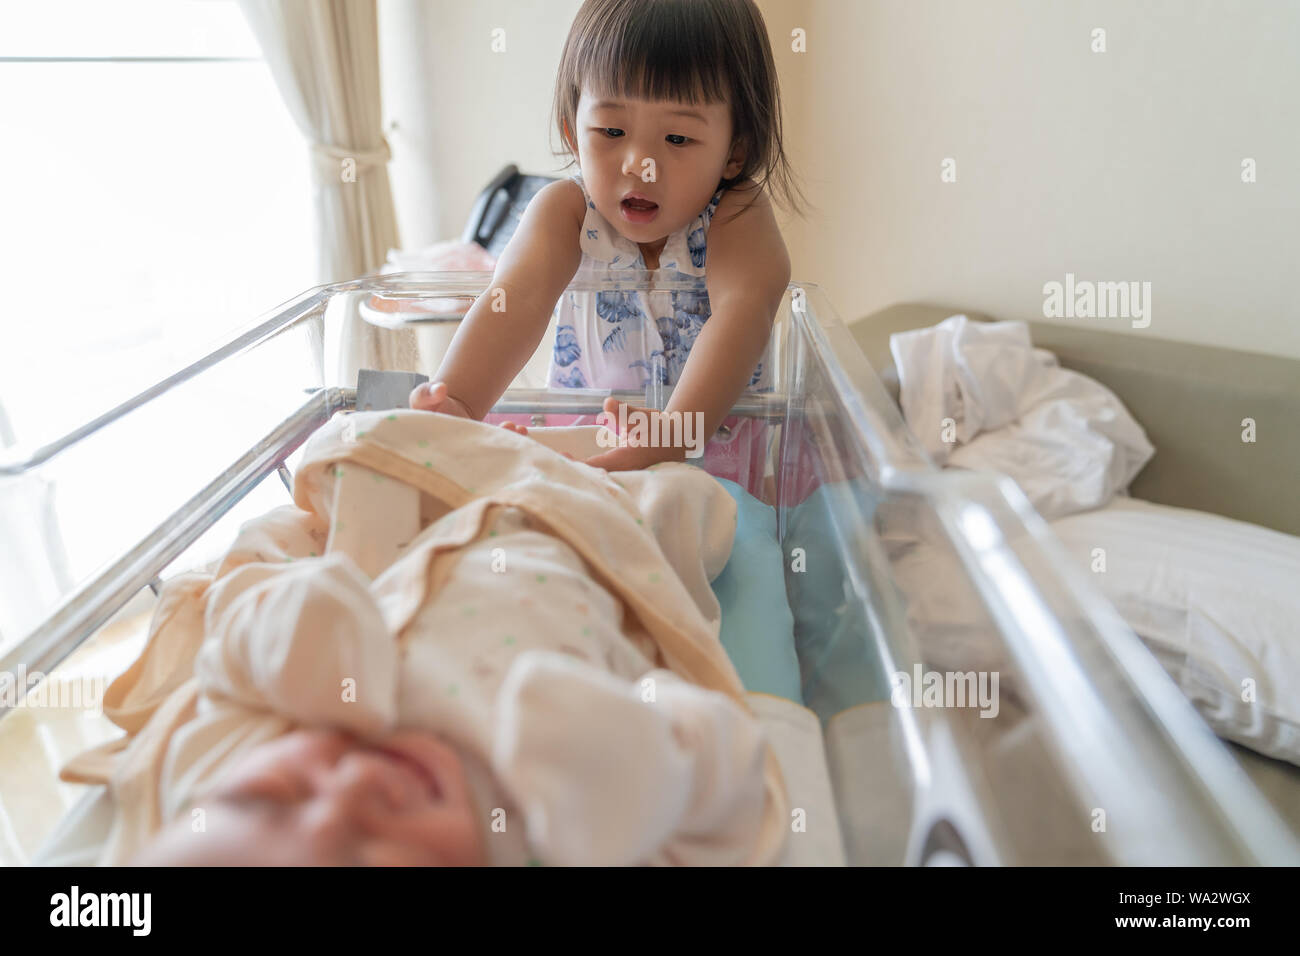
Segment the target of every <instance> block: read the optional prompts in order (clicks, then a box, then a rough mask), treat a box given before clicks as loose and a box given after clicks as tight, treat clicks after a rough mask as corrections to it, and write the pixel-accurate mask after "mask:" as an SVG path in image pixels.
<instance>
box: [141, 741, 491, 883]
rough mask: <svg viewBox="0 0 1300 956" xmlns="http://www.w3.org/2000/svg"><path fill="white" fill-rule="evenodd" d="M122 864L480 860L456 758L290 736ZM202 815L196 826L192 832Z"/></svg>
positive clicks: (427, 747) (425, 744)
mask: <svg viewBox="0 0 1300 956" xmlns="http://www.w3.org/2000/svg"><path fill="white" fill-rule="evenodd" d="M192 806H193V808H194V809H198V810H202V816H201V817H199V816H197V815H195V814H193V813H192V811H191V813H186V814H182V815H181V817H180V818H178V819H177V820H176V821H175V823H174V824H173V825H172V826H170V827H168V828H167V829H165V830H164V831H163V832H162V833H160V834H159V836H158V837H157V838H156V839H155V840H154V841H153V842H152V843H151V844H150V845H149V846H148V847H147V848H146V849H145V850H144V851H143V852H142V853H141V854H140V855H139V856H138V857H137V858H136V859H135V860H134V861H133V862H135V863H136V864H139V865H145V866H188V865H202V866H258V865H267V866H300V865H305V866H335V865H349V864H357V865H363V866H385V865H410V866H438V865H442V866H466V865H473V864H478V863H482V862H484V855H483V851H482V848H481V840H480V836H479V829H478V824H477V820H476V817H475V814H474V810H473V805H472V802H471V799H470V795H469V789H468V787H467V785H466V783H465V776H464V772H463V768H462V765H461V763H460V759H459V758H458V757H457V755H456V753H455V751H453V750H452V749H451V748H450V747H448V746H447V745H446V744H444V743H442V742H441V741H439V740H438V739H437V738H436V737H433V736H432V735H430V734H424V733H413V732H403V733H398V734H395V735H393V736H391V737H389V738H387V739H385V740H383V741H382V742H380V743H378V744H367V743H363V742H361V741H358V740H356V739H354V738H352V737H349V736H348V735H346V734H343V733H339V732H337V731H330V730H297V731H294V732H292V733H288V734H285V735H284V736H282V737H278V738H276V739H275V740H272V741H270V742H269V743H265V744H262V745H261V746H258V747H256V748H254V749H252V750H250V751H249V752H248V753H247V754H246V755H245V756H244V757H243V758H242V759H240V760H239V761H238V763H237V764H236V765H235V766H234V767H233V768H232V769H231V770H229V771H228V772H226V773H224V774H223V775H222V776H221V778H220V779H219V780H218V781H217V782H216V785H215V786H214V788H213V789H211V790H210V791H208V792H207V793H206V794H205V795H203V797H202V798H200V799H197V800H194V801H193V802H192ZM200 819H201V820H202V826H201V827H199V826H197V825H196V823H197V821H198V820H200Z"/></svg>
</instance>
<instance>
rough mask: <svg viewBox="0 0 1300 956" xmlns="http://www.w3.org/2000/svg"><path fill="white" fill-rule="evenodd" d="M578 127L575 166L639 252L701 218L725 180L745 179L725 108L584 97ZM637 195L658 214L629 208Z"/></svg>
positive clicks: (723, 105)
mask: <svg viewBox="0 0 1300 956" xmlns="http://www.w3.org/2000/svg"><path fill="white" fill-rule="evenodd" d="M576 124H577V129H576V130H575V134H576V140H577V148H578V164H579V165H580V166H581V168H582V178H583V181H584V182H585V183H586V186H587V192H588V194H589V195H590V196H591V200H592V202H594V203H595V204H596V209H597V211H598V212H599V213H600V214H601V215H602V216H604V217H605V218H606V219H607V220H609V222H610V223H611V224H612V225H613V226H614V228H616V229H617V230H618V231H619V232H620V233H622V234H623V235H624V236H625V237H626V238H628V239H631V240H632V241H633V242H636V243H638V244H642V245H650V246H652V247H659V241H660V240H662V239H665V238H667V237H668V236H669V235H671V234H672V233H674V232H676V231H677V230H679V229H681V228H682V227H683V226H685V225H686V224H687V223H689V222H691V221H692V220H694V218H695V217H696V216H698V215H699V214H700V212H701V211H702V210H703V209H704V207H705V206H707V205H708V202H709V200H710V199H711V198H712V197H713V193H714V191H715V190H716V189H717V188H718V181H719V180H720V179H729V178H731V177H732V176H735V175H736V174H737V173H739V172H740V168H741V162H742V159H743V157H739V156H736V155H733V149H732V142H731V109H730V107H729V106H728V105H727V104H726V103H709V104H707V105H706V104H699V103H696V104H689V103H680V102H675V101H671V100H641V99H598V98H596V97H595V96H594V95H593V94H592V93H591V92H590V91H589V90H583V93H582V96H581V98H580V99H579V100H578V111H577V116H576ZM651 175H653V179H652V180H651V181H645V178H643V177H650V176H651ZM633 192H635V193H639V194H640V195H641V196H643V197H645V198H647V199H649V200H651V201H652V202H654V203H656V204H657V208H655V209H652V210H650V211H649V212H638V211H637V210H635V209H633V208H631V207H630V206H628V205H627V204H626V203H624V199H625V198H626V197H627V195H628V194H629V193H633ZM656 251H657V249H656Z"/></svg>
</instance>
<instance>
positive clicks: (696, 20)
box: [555, 0, 798, 243]
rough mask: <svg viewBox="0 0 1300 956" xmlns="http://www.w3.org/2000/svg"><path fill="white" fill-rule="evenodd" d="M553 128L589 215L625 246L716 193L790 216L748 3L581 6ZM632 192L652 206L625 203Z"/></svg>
mask: <svg viewBox="0 0 1300 956" xmlns="http://www.w3.org/2000/svg"><path fill="white" fill-rule="evenodd" d="M555 122H556V127H557V129H558V130H559V132H560V135H561V137H562V138H563V141H564V145H565V149H564V150H563V151H562V153H561V155H565V156H574V155H576V157H577V159H578V164H579V166H580V168H581V170H582V176H583V181H584V183H585V185H586V187H587V192H588V194H589V195H590V197H591V200H592V202H594V203H595V205H596V209H597V211H598V212H600V214H601V215H602V216H604V217H605V219H607V220H608V221H609V222H610V223H611V224H613V225H614V226H615V228H617V229H618V230H619V232H620V233H622V234H623V235H624V236H626V237H627V238H628V239H631V240H632V241H634V242H638V243H655V242H657V241H658V240H660V239H663V238H664V237H666V236H669V235H671V234H673V233H674V232H676V231H678V230H679V229H681V228H682V227H684V226H685V225H687V224H688V223H689V222H691V221H692V220H693V219H694V218H695V217H696V216H698V215H699V214H700V211H701V210H702V209H704V208H705V206H707V205H708V203H709V200H710V199H711V198H712V196H713V194H714V192H716V191H717V190H718V189H719V188H720V187H722V186H727V187H731V186H733V185H737V186H740V187H741V188H745V187H744V186H743V184H744V183H746V182H747V181H751V180H752V181H753V183H754V187H753V190H752V195H751V196H750V198H749V202H753V200H754V198H756V197H757V195H758V193H759V192H760V191H761V190H762V189H763V188H764V187H767V186H769V185H772V186H776V187H778V188H779V191H780V193H781V194H782V196H783V197H784V198H785V199H786V201H787V205H789V206H790V207H791V208H798V202H797V200H796V199H795V195H796V193H797V187H796V186H795V185H794V182H793V179H792V177H791V175H790V168H789V162H788V161H787V159H786V156H785V151H784V148H783V145H782V140H781V98H780V91H779V88H778V85H777V77H776V67H775V64H774V63H773V60H772V48H771V45H770V44H769V43H768V38H767V28H766V26H765V25H764V23H763V18H762V16H761V15H760V14H759V12H758V9H757V7H755V6H754V3H753V2H752V0H587V2H586V3H584V4H583V5H582V9H580V10H579V11H578V15H577V17H576V18H575V19H574V22H573V26H572V27H571V28H570V30H569V38H568V40H567V41H566V42H565V45H564V53H563V55H562V56H561V58H560V69H559V74H558V76H557V78H556V85H555ZM633 192H635V193H639V194H641V196H642V197H645V198H646V199H649V200H651V201H653V202H654V203H655V204H656V208H654V209H651V210H649V211H647V212H639V211H637V210H636V209H634V208H632V207H630V206H628V205H625V204H624V199H625V197H627V195H628V194H629V193H633Z"/></svg>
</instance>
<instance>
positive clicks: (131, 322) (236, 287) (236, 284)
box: [0, 0, 316, 446]
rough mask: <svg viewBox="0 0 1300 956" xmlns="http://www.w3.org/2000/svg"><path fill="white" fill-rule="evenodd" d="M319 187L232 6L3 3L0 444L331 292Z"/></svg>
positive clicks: (228, 2) (203, 2) (64, 424)
mask: <svg viewBox="0 0 1300 956" xmlns="http://www.w3.org/2000/svg"><path fill="white" fill-rule="evenodd" d="M310 173H311V169H310V166H309V161H308V153H307V147H306V143H305V141H304V139H303V137H302V135H301V133H300V132H299V130H298V128H297V126H296V125H295V124H294V122H293V119H292V118H291V116H290V115H289V113H288V111H287V110H286V109H285V107H284V105H283V102H282V99H281V96H280V94H279V91H278V90H277V89H276V87H275V83H274V81H273V79H272V77H271V74H270V71H269V70H268V68H267V65H266V63H265V62H264V61H263V59H262V54H261V50H260V49H259V47H258V45H257V42H256V40H255V39H254V37H253V35H252V33H251V31H250V29H249V27H248V25H247V23H246V22H245V20H244V17H243V15H242V13H241V12H240V10H239V8H238V6H237V4H235V3H234V2H233V0H198V2H195V0H189V2H178V0H116V2H113V3H103V2H100V0H41V2H39V3H9V2H6V3H0V177H3V184H2V185H0V410H2V411H3V415H0V444H13V443H15V442H17V443H20V444H22V445H24V446H32V445H39V444H42V443H44V442H47V441H49V440H51V439H53V438H57V437H58V436H60V435H62V434H64V433H66V432H67V431H69V430H70V429H72V428H74V427H75V426H77V425H78V424H80V423H82V422H84V421H86V420H87V419H89V418H91V417H93V416H94V415H96V414H98V413H100V412H103V411H105V410H107V409H109V408H111V407H112V406H113V405H115V404H117V403H118V402H120V401H121V400H123V399H125V398H127V397H129V396H131V395H133V394H135V393H137V392H139V391H140V390H141V389H142V388H144V387H146V386H148V385H149V384H151V383H153V382H155V381H157V380H158V379H160V378H162V377H164V376H165V375H167V374H169V373H170V372H172V371H174V370H175V369H177V368H179V367H181V366H182V365H184V364H186V363H187V362H188V361H190V360H192V359H193V358H194V357H196V356H197V355H199V354H201V353H202V352H204V351H206V350H207V349H208V347H210V346H211V345H213V344H215V343H216V342H218V341H219V340H221V339H223V338H224V337H225V336H226V335H227V334H228V333H229V332H230V331H231V330H233V329H234V328H237V327H239V326H243V325H246V324H247V323H249V322H250V321H251V320H252V319H254V318H255V317H256V316H258V315H259V314H261V313H263V312H265V311H267V310H268V309H270V308H272V307H274V306H275V305H277V304H279V303H281V302H283V301H284V300H286V299H289V298H291V297H292V296H294V295H296V294H297V293H299V292H301V291H302V290H304V289H306V288H308V287H310V286H312V285H314V284H316V279H315V268H316V252H315V245H314V244H315V241H316V240H315V226H314V221H313V211H312V195H311V183H310Z"/></svg>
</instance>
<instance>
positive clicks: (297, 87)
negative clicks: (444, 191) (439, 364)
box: [240, 0, 416, 385]
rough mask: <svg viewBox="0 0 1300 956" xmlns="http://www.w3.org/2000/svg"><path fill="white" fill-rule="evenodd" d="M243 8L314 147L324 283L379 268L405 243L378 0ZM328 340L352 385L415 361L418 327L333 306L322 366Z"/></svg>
mask: <svg viewBox="0 0 1300 956" xmlns="http://www.w3.org/2000/svg"><path fill="white" fill-rule="evenodd" d="M240 8H241V9H242V10H243V13H244V16H245V18H246V19H247V20H248V23H249V25H250V26H251V27H252V30H253V33H254V34H255V35H256V37H257V40H258V43H259V44H260V45H261V47H262V51H263V54H264V55H265V57H266V60H267V63H268V65H269V66H270V68H271V74H272V75H273V76H274V77H275V82H276V85H277V86H278V87H279V90H280V94H281V96H283V97H284V102H285V105H286V106H287V107H288V109H289V112H290V114H292V116H293V118H294V121H295V122H296V123H297V124H298V128H299V129H300V130H302V133H303V135H304V136H306V137H307V140H308V142H309V143H310V144H311V150H312V157H313V169H314V176H313V178H314V181H315V203H316V217H317V223H318V226H319V229H320V243H319V256H320V258H319V278H320V281H321V282H322V283H324V282H340V281H344V280H347V279H353V278H356V277H358V276H362V275H366V274H368V273H372V272H376V271H378V269H379V267H380V266H382V265H383V263H384V261H385V259H386V258H387V256H388V251H389V249H395V248H399V247H400V242H399V239H398V234H397V218H396V215H395V213H394V209H393V193H392V187H391V186H390V184H389V180H388V161H389V159H390V157H391V153H390V152H389V147H388V141H387V140H386V139H385V138H384V134H383V108H382V103H381V100H380V86H379V23H378V14H377V11H376V5H375V0H240ZM349 298H350V299H352V298H354V297H349ZM336 305H337V303H336ZM322 336H328V337H330V338H331V339H332V340H333V342H332V348H331V349H330V350H329V351H330V352H331V354H333V355H336V356H338V365H337V366H336V367H333V368H330V369H328V370H323V371H327V372H328V376H329V380H330V381H331V382H332V383H337V384H343V385H355V384H356V379H355V371H351V370H354V369H356V368H359V367H364V368H379V369H386V368H407V367H411V362H412V361H413V359H414V356H415V354H416V345H415V338H414V335H413V334H412V333H410V332H407V331H398V332H394V331H390V330H386V329H382V328H379V327H376V326H372V325H370V324H368V323H367V322H365V321H364V320H363V319H362V318H361V317H360V316H359V315H358V314H357V310H356V309H355V308H348V309H345V310H341V309H338V308H334V309H331V311H330V314H329V315H328V316H326V317H325V320H324V323H323V324H318V325H317V326H316V327H315V329H314V341H313V346H314V348H315V350H316V359H317V362H318V363H320V362H323V355H324V351H325V349H324V346H323V341H322V338H321V337H322ZM349 375H350V379H349V378H345V377H344V376H349Z"/></svg>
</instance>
